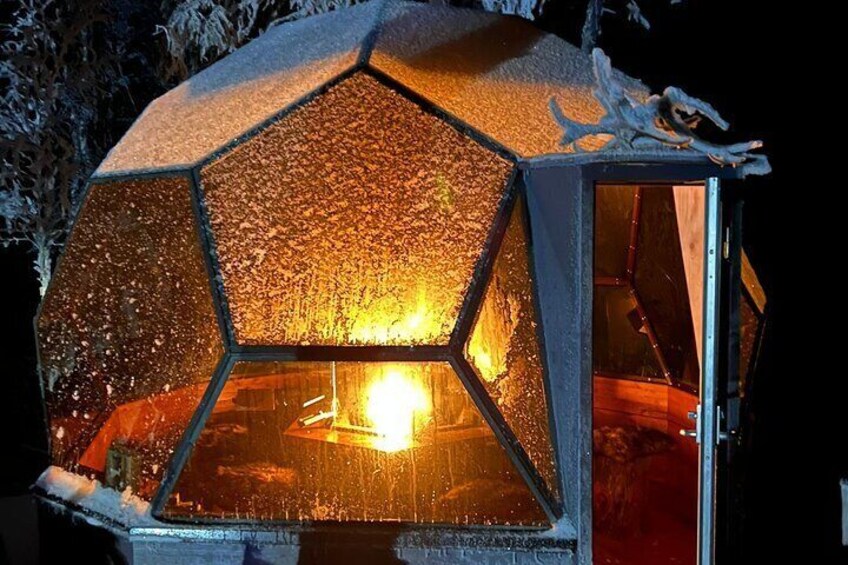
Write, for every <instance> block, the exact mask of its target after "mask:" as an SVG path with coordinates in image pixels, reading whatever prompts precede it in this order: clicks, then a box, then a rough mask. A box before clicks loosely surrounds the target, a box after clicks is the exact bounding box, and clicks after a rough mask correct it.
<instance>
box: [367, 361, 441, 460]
mask: <svg viewBox="0 0 848 565" xmlns="http://www.w3.org/2000/svg"><path fill="white" fill-rule="evenodd" d="M367 395H368V400H367V403H366V407H365V415H366V417H367V418H368V420H369V421H370V423H371V425H372V426H373V429H374V432H375V433H376V434H377V437H376V438H374V442H373V443H374V447H375V448H377V449H379V450H381V451H388V452H394V451H401V450H404V449H409V448H410V447H412V445H413V439H414V438H413V436H414V433H415V421H416V419H420V418H421V417H424V416H426V415H427V414H429V413H430V410H431V406H430V400H429V397H428V395H427V392H426V391H425V390H424V387H423V386H421V383H419V382H418V381H417V380H416V379H415V378H414V377H413V376H411V375H410V374H409V373H408V372H406V371H403V370H399V369H396V368H392V369H390V370H387V371H385V372H384V373H383V374H382V375H381V376H380V377H378V378H377V379H375V380H374V381H372V383H371V385H370V386H369V388H368V393H367Z"/></svg>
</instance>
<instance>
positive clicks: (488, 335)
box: [465, 199, 558, 493]
mask: <svg viewBox="0 0 848 565" xmlns="http://www.w3.org/2000/svg"><path fill="white" fill-rule="evenodd" d="M524 222H525V209H524V203H523V200H522V199H519V201H518V203H517V204H516V206H515V209H514V211H513V213H512V218H511V219H510V222H509V227H508V228H507V231H506V235H505V236H504V240H503V243H502V244H501V248H500V250H499V251H498V256H497V259H496V260H495V265H494V270H493V272H492V276H491V279H490V280H489V283H488V287H487V288H486V293H485V296H484V298H483V302H482V304H481V305H480V311H479V313H478V314H477V319H476V321H475V323H474V328H473V330H472V332H471V336H470V337H469V340H468V344H467V345H466V348H465V355H466V357H467V359H468V361H469V362H470V363H471V366H472V367H473V368H474V370H475V372H476V373H477V376H478V377H480V380H481V381H482V382H483V385H484V386H485V387H486V390H487V391H488V392H489V395H490V396H491V397H492V399H493V400H494V401H495V403H496V404H497V406H498V409H499V410H500V411H501V413H502V414H503V416H504V419H505V420H506V422H507V424H508V425H509V426H510V428H511V429H512V431H513V432H514V433H515V435H516V437H517V438H518V440H519V442H521V445H522V446H523V447H524V449H525V451H526V452H527V455H528V456H529V457H530V460H531V461H532V462H533V464H534V465H535V466H536V468H537V469H538V471H539V473H540V474H541V475H542V477H543V478H544V479H545V481H546V483H547V485H548V488H549V489H550V490H551V492H553V493H558V482H557V473H556V456H555V454H554V449H553V445H552V442H551V431H550V418H549V412H548V402H547V394H546V392H545V385H544V369H543V363H544V361H543V359H542V353H541V350H540V347H539V338H538V335H539V333H540V332H541V328H538V327H537V326H538V321H537V318H536V310H535V305H534V291H533V282H532V277H531V274H530V264H529V261H528V246H527V234H526V232H525V227H524Z"/></svg>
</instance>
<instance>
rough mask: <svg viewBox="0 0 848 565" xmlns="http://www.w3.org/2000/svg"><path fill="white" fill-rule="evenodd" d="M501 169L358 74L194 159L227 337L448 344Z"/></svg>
mask: <svg viewBox="0 0 848 565" xmlns="http://www.w3.org/2000/svg"><path fill="white" fill-rule="evenodd" d="M513 168H514V167H513V163H512V162H511V161H510V160H508V159H505V158H503V157H501V156H499V155H498V154H496V153H494V152H493V151H491V150H489V149H487V148H485V147H483V146H482V145H480V144H479V143H477V142H476V141H474V140H472V139H471V138H469V137H466V136H465V135H463V134H462V133H460V132H458V131H457V130H455V129H454V128H452V127H451V126H450V125H448V124H446V123H445V122H443V121H442V120H440V119H438V118H437V117H436V116H434V115H433V114H430V113H427V112H425V111H424V110H423V109H421V108H420V107H419V106H417V105H416V104H414V103H413V102H411V101H410V100H408V99H407V98H405V97H404V96H402V95H401V94H399V93H397V92H395V91H394V90H392V89H390V88H388V87H386V86H384V85H383V84H381V83H380V82H379V81H377V80H376V79H375V78H373V77H371V76H369V75H367V74H365V73H357V74H355V75H353V76H352V77H350V78H348V79H346V80H344V81H342V82H341V83H339V84H337V85H335V86H334V87H332V88H330V89H329V90H328V91H327V92H325V93H323V94H321V95H320V96H318V97H317V98H316V99H314V100H313V101H311V102H309V103H308V104H306V105H305V106H303V107H302V108H298V109H297V110H295V111H294V112H292V113H291V114H289V115H287V116H286V117H285V118H283V119H281V120H280V121H279V122H277V123H276V124H274V125H273V126H271V127H269V128H268V129H267V130H265V131H263V132H262V133H261V134H259V135H258V136H256V137H254V138H252V139H250V140H249V141H247V142H245V143H244V144H242V145H240V146H239V147H237V148H236V149H234V150H233V151H232V152H230V153H227V154H226V155H224V156H223V157H221V158H220V159H219V160H217V161H215V162H213V163H211V164H210V165H208V166H206V167H204V168H203V169H202V171H201V174H200V177H201V181H202V188H203V194H204V199H205V203H206V206H207V208H208V210H209V216H210V221H211V225H212V232H213V235H214V240H215V246H216V250H217V256H218V259H219V262H220V269H221V274H222V277H223V285H224V288H225V291H226V296H227V301H228V304H229V308H230V312H231V315H232V320H233V325H234V331H235V337H236V341H237V342H238V343H240V344H246V345H425V344H427V345H446V344H447V343H448V341H449V339H450V336H451V333H452V332H453V330H454V327H455V325H456V322H457V317H458V315H459V311H460V308H461V306H462V303H463V299H464V297H465V295H466V293H467V291H468V288H469V285H470V284H471V280H472V276H473V274H474V269H475V266H476V264H477V262H478V260H479V258H480V256H481V254H482V253H483V250H484V247H485V244H486V241H487V238H488V237H489V233H490V231H491V229H492V225H493V220H494V218H495V215H496V213H497V212H498V210H499V208H500V206H501V204H502V201H503V200H504V197H505V194H506V190H507V187H508V184H509V182H510V180H511V178H512V174H513Z"/></svg>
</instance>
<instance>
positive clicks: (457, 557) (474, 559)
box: [38, 497, 576, 565]
mask: <svg viewBox="0 0 848 565" xmlns="http://www.w3.org/2000/svg"><path fill="white" fill-rule="evenodd" d="M38 500H39V502H40V505H41V506H42V510H41V512H42V513H43V514H44V515H46V517H48V520H49V522H50V530H51V531H50V532H47V533H45V536H44V537H45V539H51V540H53V542H51V544H53V543H54V542H55V541H57V540H71V539H75V540H77V543H76V546H77V547H76V549H74V550H73V551H74V552H76V553H74V560H75V561H79V562H86V563H99V562H108V563H127V564H133V565H162V564H164V563H167V564H168V565H189V564H204V565H205V564H208V563H215V564H221V565H229V564H233V565H235V564H257V565H258V564H268V563H281V564H298V565H313V564H314V565H318V564H321V565H325V564H333V563H344V564H346V565H348V564H350V565H355V564H358V563H362V564H367V565H383V564H386V565H389V564H410V565H411V564H419V563H420V564H427V565H448V564H450V565H464V564H468V565H471V564H474V565H479V564H483V565H488V564H491V565H519V564H522V563H528V564H530V563H532V564H535V565H540V564H546V563H550V564H554V563H556V564H558V565H559V564H562V565H574V564H575V563H576V559H575V556H574V549H575V547H576V542H575V539H574V536H573V529H571V528H570V525H569V524H563V526H562V527H561V528H560V529H559V530H556V529H554V530H550V531H545V532H522V531H514V530H505V529H497V528H491V529H485V528H476V529H470V528H469V529H461V528H444V529H441V528H409V527H406V528H405V527H401V526H395V527H385V528H384V527H379V528H378V527H362V526H341V525H334V526H322V527H320V528H319V527H313V526H306V525H303V526H290V525H286V526H279V527H277V528H270V527H268V528H262V529H258V528H253V527H246V526H217V527H209V528H207V527H200V526H195V525H181V524H166V523H162V524H161V527H159V526H156V527H149V526H145V527H132V528H124V527H121V525H120V524H115V523H114V522H111V521H109V520H108V519H104V517H101V516H97V515H93V514H92V513H90V512H89V511H86V510H84V509H80V508H70V507H68V506H66V505H65V504H64V503H62V502H59V501H56V500H54V499H50V498H45V497H39V498H38ZM563 538H565V539H563ZM80 540H90V543H85V544H80V543H79V542H80ZM61 545H64V544H62V543H59V544H57V545H55V546H54V548H53V549H54V550H55V551H54V552H53V554H61V553H62V552H63V551H70V549H67V546H66V549H62V547H61ZM71 545H72V544H71ZM83 547H88V548H89V553H86V554H85V555H77V553H79V551H80V550H81V548H83ZM98 552H101V553H102V555H101V554H99V553H98ZM103 557H106V559H103Z"/></svg>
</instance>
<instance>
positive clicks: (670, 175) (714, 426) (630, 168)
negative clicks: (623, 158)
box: [578, 163, 741, 565]
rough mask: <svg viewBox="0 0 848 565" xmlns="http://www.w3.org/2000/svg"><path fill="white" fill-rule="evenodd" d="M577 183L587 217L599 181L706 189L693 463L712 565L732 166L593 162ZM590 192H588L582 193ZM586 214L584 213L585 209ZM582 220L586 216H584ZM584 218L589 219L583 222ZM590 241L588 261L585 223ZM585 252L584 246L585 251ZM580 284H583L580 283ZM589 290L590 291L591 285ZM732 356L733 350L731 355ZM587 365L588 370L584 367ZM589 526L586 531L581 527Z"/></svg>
mask: <svg viewBox="0 0 848 565" xmlns="http://www.w3.org/2000/svg"><path fill="white" fill-rule="evenodd" d="M580 169H581V174H580V180H581V181H582V183H581V184H582V190H583V191H584V194H585V196H584V200H587V201H588V202H591V210H592V217H593V214H594V198H595V190H596V187H597V185H598V184H600V183H622V184H696V183H697V184H701V185H703V186H704V190H705V193H706V195H705V230H704V240H705V241H704V258H705V259H704V263H705V264H704V301H703V305H704V311H703V330H702V332H703V339H702V349H703V355H702V361H701V386H700V389H699V401H700V412H701V413H700V414H699V416H700V421H699V422H698V425H697V428H698V430H699V431H698V433H699V438H698V439H699V440H700V441H699V447H698V453H699V462H698V463H699V464H698V467H699V469H698V525H697V528H698V535H697V539H698V547H697V563H698V565H712V564H713V563H715V555H716V545H717V529H716V506H717V493H718V489H717V483H718V475H717V458H718V450H717V447H718V442H719V440H720V438H722V437H723V432H722V430H721V429H720V427H721V426H720V418H721V414H722V411H721V410H720V409H719V403H720V402H722V401H723V396H724V395H721V394H719V386H720V383H721V382H723V380H722V379H721V376H722V365H721V360H722V358H723V357H724V354H725V353H726V351H723V349H724V348H722V345H721V344H722V336H725V335H726V330H727V327H726V326H727V322H728V320H727V319H726V317H725V319H723V318H722V316H721V312H722V294H723V292H724V288H725V285H726V284H728V283H731V284H732V281H723V280H722V267H723V263H724V261H723V260H722V255H723V250H724V233H725V226H724V225H723V223H722V222H723V214H722V207H723V204H722V200H723V198H722V183H723V181H725V180H733V179H739V178H741V177H740V174H739V171H738V170H736V169H733V168H727V167H720V166H717V165H695V164H609V163H594V164H587V165H584V166H582V167H580ZM586 193H589V194H586ZM586 212H588V211H586ZM586 212H584V213H585V214H586V216H589V214H588V213H586ZM586 219H588V218H586ZM589 225H590V226H591V228H590V237H589V238H588V239H589V248H590V259H589V260H590V262H591V257H592V255H593V254H594V233H595V226H594V225H593V222H592V221H591V220H589ZM584 251H585V248H584ZM588 271H589V272H588V273H584V278H585V277H586V276H592V274H593V271H594V269H593V268H592V269H589V270H588ZM584 282H585V281H584ZM589 287H590V288H593V287H592V286H591V285H590V286H589ZM586 299H587V300H588V301H589V304H593V299H592V296H591V294H590V295H589V296H588V297H586ZM589 310H590V313H589V315H588V316H587V318H588V320H586V323H587V324H588V332H586V334H588V336H589V343H588V347H586V346H585V344H584V352H586V353H587V354H588V361H587V363H584V364H583V367H584V371H583V372H584V374H583V375H581V379H580V380H581V381H583V382H584V383H585V384H584V385H583V387H581V388H583V389H584V390H588V396H589V398H590V401H589V402H588V405H586V404H584V405H583V406H581V412H584V414H585V415H584V417H583V418H582V422H583V423H584V426H586V427H587V430H584V431H583V432H582V435H588V437H589V440H588V441H587V442H586V443H587V444H588V446H589V449H588V450H587V451H586V452H584V453H585V455H584V460H583V461H581V468H582V473H581V475H582V477H583V478H584V480H588V482H589V484H588V485H587V486H586V487H584V488H582V489H581V499H582V500H581V504H580V507H581V512H580V517H581V518H582V520H581V522H582V524H581V525H583V526H584V528H579V529H578V531H579V536H578V538H579V539H578V553H579V554H582V556H578V563H592V561H593V560H592V530H591V524H592V503H593V501H592V449H591V434H592V430H593V427H594V422H593V417H592V408H593V406H594V399H592V398H591V395H592V393H591V391H592V376H593V375H592V368H591V367H592V359H593V353H592V344H591V336H592V328H591V319H592V314H591V310H592V308H589ZM584 335H585V334H584ZM730 357H732V351H731V352H730ZM586 367H588V369H586ZM586 526H588V527H586Z"/></svg>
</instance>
